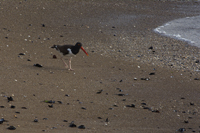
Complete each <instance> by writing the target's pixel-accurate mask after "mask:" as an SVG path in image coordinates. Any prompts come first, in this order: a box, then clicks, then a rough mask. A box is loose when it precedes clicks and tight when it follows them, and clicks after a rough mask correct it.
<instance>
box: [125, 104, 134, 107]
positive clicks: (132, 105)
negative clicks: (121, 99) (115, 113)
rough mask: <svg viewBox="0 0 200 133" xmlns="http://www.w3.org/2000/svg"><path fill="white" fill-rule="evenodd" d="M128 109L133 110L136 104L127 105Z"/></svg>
mask: <svg viewBox="0 0 200 133" xmlns="http://www.w3.org/2000/svg"><path fill="white" fill-rule="evenodd" d="M126 107H131V108H135V104H131V105H126Z"/></svg>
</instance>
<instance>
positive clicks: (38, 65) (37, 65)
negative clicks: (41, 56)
mask: <svg viewBox="0 0 200 133" xmlns="http://www.w3.org/2000/svg"><path fill="white" fill-rule="evenodd" d="M33 66H36V67H42V65H40V64H34V65H33Z"/></svg>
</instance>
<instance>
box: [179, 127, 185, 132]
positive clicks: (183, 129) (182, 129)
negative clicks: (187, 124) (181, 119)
mask: <svg viewBox="0 0 200 133" xmlns="http://www.w3.org/2000/svg"><path fill="white" fill-rule="evenodd" d="M184 131H186V129H185V128H179V129H178V132H181V133H183V132H184Z"/></svg>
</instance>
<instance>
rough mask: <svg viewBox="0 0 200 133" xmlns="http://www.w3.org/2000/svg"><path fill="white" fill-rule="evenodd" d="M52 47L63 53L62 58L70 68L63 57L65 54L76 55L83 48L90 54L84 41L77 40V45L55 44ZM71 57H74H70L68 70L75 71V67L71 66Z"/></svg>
mask: <svg viewBox="0 0 200 133" xmlns="http://www.w3.org/2000/svg"><path fill="white" fill-rule="evenodd" d="M51 48H54V49H56V50H57V51H59V52H60V53H61V55H62V57H61V60H62V61H63V63H64V64H65V67H66V68H68V65H67V63H66V62H65V61H64V60H63V57H64V56H65V55H76V54H78V52H79V50H80V49H81V50H83V52H84V53H85V54H86V55H87V56H88V53H87V52H86V51H85V49H84V48H83V47H82V43H80V42H77V43H76V44H75V45H53V46H52V47H51ZM71 59H72V57H70V59H69V69H68V70H71V71H73V69H72V67H71Z"/></svg>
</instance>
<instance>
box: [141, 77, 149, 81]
mask: <svg viewBox="0 0 200 133" xmlns="http://www.w3.org/2000/svg"><path fill="white" fill-rule="evenodd" d="M141 80H146V81H148V80H150V78H141Z"/></svg>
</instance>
